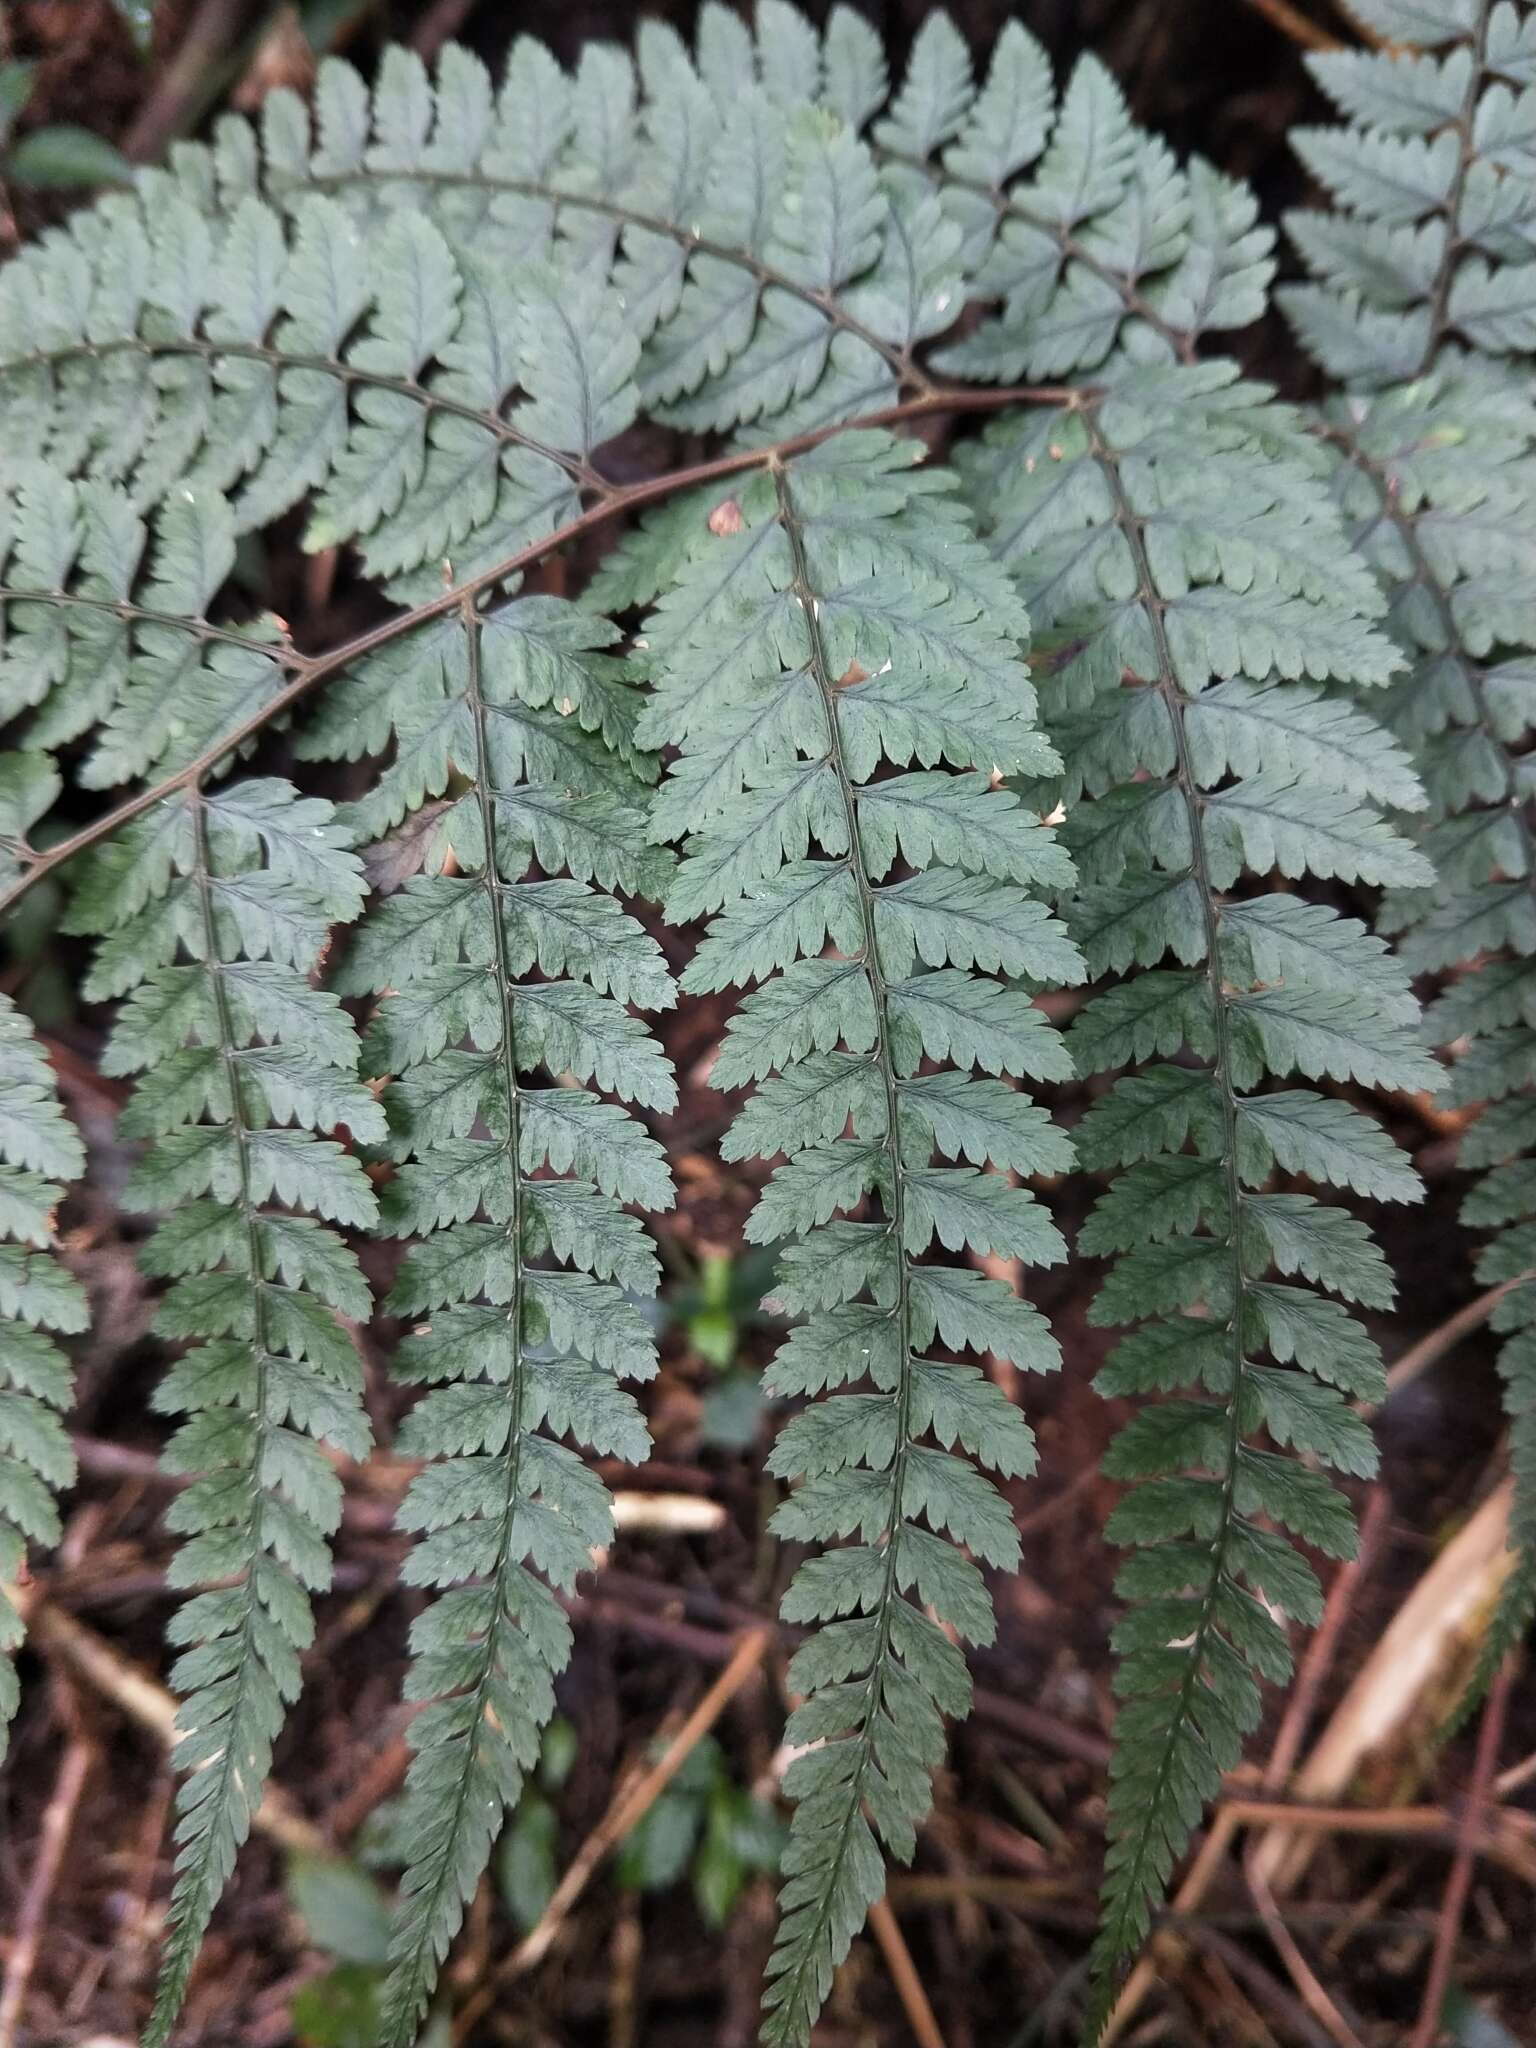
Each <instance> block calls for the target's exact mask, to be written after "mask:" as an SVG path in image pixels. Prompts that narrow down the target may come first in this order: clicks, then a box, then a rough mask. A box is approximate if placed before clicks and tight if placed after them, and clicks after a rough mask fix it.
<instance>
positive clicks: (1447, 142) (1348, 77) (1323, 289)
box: [1279, 0, 1536, 385]
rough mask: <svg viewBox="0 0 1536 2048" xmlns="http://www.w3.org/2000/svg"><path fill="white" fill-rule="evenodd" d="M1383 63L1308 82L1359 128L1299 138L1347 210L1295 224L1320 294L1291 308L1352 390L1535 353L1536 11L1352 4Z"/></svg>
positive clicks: (1489, 0) (1476, 5) (1311, 131)
mask: <svg viewBox="0 0 1536 2048" xmlns="http://www.w3.org/2000/svg"><path fill="white" fill-rule="evenodd" d="M1350 5H1351V7H1352V8H1353V11H1354V12H1355V13H1356V14H1358V15H1359V16H1360V18H1361V20H1362V21H1364V22H1365V23H1366V24H1367V25H1368V26H1369V27H1371V28H1374V29H1375V30H1377V31H1378V33H1379V34H1380V35H1381V36H1382V37H1383V38H1384V39H1385V40H1386V42H1387V43H1388V45H1389V47H1387V48H1385V49H1382V50H1372V51H1362V50H1338V51H1323V52H1319V53H1317V54H1314V55H1312V56H1310V57H1309V58H1308V59H1307V65H1308V69H1309V70H1310V71H1311V72H1312V75H1313V77H1314V78H1315V79H1316V80H1317V82H1318V84H1319V85H1321V87H1322V88H1323V90H1324V92H1326V93H1327V94H1328V96H1329V98H1330V99H1332V100H1333V101H1334V103H1335V105H1336V106H1337V107H1338V108H1339V110H1340V112H1341V113H1342V114H1344V115H1345V117H1346V122H1347V125H1346V126H1344V127H1332V128H1301V129H1297V130H1296V131H1295V132H1294V134H1293V137H1292V140H1293V141H1294V143H1295V146H1296V149H1297V151H1298V153H1299V154H1300V156H1301V158H1302V161H1303V162H1304V163H1305V164H1306V166H1307V168H1308V169H1309V170H1310V171H1311V172H1312V173H1313V175H1314V176H1315V177H1316V178H1318V179H1319V180H1320V181H1321V183H1322V184H1323V185H1324V186H1325V187H1326V188H1327V190H1328V192H1329V194H1330V195H1331V197H1332V199H1333V201H1334V211H1332V212H1323V211H1321V210H1318V209H1303V210H1298V211H1296V212H1294V213H1292V214H1291V215H1290V216H1289V218H1288V219H1287V222H1286V226H1287V228H1288V229H1289V232H1290V235H1291V238H1292V240H1293V241H1294V242H1295V243H1296V245H1297V247H1298V248H1299V250H1300V251H1301V254H1302V256H1303V258H1304V259H1305V261H1306V264H1307V267H1308V269H1309V270H1310V271H1311V272H1312V274H1313V276H1314V278H1315V279H1316V280H1317V281H1316V282H1315V283H1312V284H1304V285H1291V286H1287V287H1285V288H1284V289H1283V290H1282V291H1281V292H1280V294H1279V298H1280V302H1281V304H1282V305H1283V306H1284V307H1285V310H1286V312H1287V313H1288V314H1289V316H1290V318H1291V320H1292V322H1293V324H1294V325H1295V327H1296V329H1297V332H1298V334H1299V335H1300V337H1301V340H1302V343H1303V345H1304V346H1305V347H1306V349H1307V350H1308V352H1309V353H1310V354H1311V355H1313V356H1314V357H1315V358H1316V359H1317V361H1318V362H1320V363H1321V364H1322V365H1323V367H1324V368H1325V369H1327V370H1329V371H1330V372H1331V373H1332V374H1333V375H1334V376H1335V377H1338V378H1340V379H1341V380H1343V381H1344V382H1346V383H1349V384H1363V385H1382V384H1391V383H1394V382H1396V381H1398V380H1399V379H1402V378H1407V377H1415V376H1418V375H1419V374H1421V373H1422V372H1423V371H1425V370H1427V369H1430V368H1431V367H1432V366H1433V365H1434V363H1435V361H1436V358H1437V356H1438V355H1439V352H1440V350H1441V348H1442V347H1443V346H1444V344H1445V343H1446V342H1447V341H1448V340H1450V339H1452V338H1454V339H1456V340H1457V341H1459V342H1460V343H1462V344H1463V345H1465V346H1468V347H1470V348H1471V349H1472V350H1473V351H1475V352H1478V353H1482V354H1487V355H1495V356H1515V357H1519V356H1522V355H1524V356H1529V355H1530V354H1532V353H1533V352H1536V312H1533V310H1532V309H1533V305H1536V179H1533V177H1532V168H1533V166H1532V157H1531V146H1530V137H1529V112H1528V109H1529V96H1530V89H1531V87H1532V85H1533V84H1536V13H1533V12H1532V11H1531V10H1530V8H1529V7H1528V5H1527V4H1526V0H1467V4H1466V5H1460V4H1453V0H1350Z"/></svg>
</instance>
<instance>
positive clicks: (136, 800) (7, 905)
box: [0, 384, 1082, 914]
mask: <svg viewBox="0 0 1536 2048" xmlns="http://www.w3.org/2000/svg"><path fill="white" fill-rule="evenodd" d="M1081 396H1082V394H1081V393H1080V392H1079V391H1076V390H1073V389H1071V388H1070V387H1065V386H1053V385H1039V384H1034V385H1030V384H1023V385H1004V386H1000V387H999V388H997V389H995V390H936V391H929V392H925V393H923V394H922V395H921V396H919V397H917V398H908V399H904V400H902V402H901V403H900V404H898V405H890V406H886V407H884V408H883V409H882V410H881V411H879V412H872V413H866V414H863V415H861V416H860V417H858V418H856V419H851V420H839V421H837V422H835V423H834V424H832V425H829V426H823V427H814V428H812V429H810V430H809V431H808V432H806V433H803V434H792V435H790V436H789V437H788V438H787V439H785V440H782V441H774V442H770V443H767V444H765V445H764V446H762V447H760V448H741V449H736V450H733V451H732V452H731V453H730V454H728V455H717V456H715V457H713V458H712V459H711V460H709V461H707V462H696V463H692V464H689V465H688V466H686V467H684V468H681V469H673V470H668V471H666V472H665V473H664V474H662V475H660V476H653V477H644V478H642V479H641V480H640V481H639V482H638V483H633V484H625V485H621V486H619V487H618V488H616V489H614V490H612V491H610V492H609V494H608V495H607V496H606V497H604V498H603V500H602V501H601V502H600V503H599V504H596V505H592V506H589V507H588V509H587V510H586V511H584V512H581V513H579V514H578V515H577V517H576V518H574V519H570V520H567V521H566V523H565V525H563V526H558V527H556V528H555V530H554V531H553V532H552V533H547V534H545V535H543V537H542V538H541V539H539V540H536V541H530V542H529V544H528V545H527V547H524V548H519V549H518V551H517V552H516V553H515V554H513V555H509V556H508V557H507V558H506V559H505V560H504V561H501V562H497V563H496V564H495V565H494V566H493V567H491V568H489V569H484V570H482V571H481V572H480V573H479V574H478V575H476V576H471V577H469V578H468V579H467V580H466V581H465V582H463V583H458V584H454V585H453V586H452V587H451V588H449V589H446V590H444V591H443V592H442V593H441V594H440V595H439V596H437V597H434V598H430V599H428V601H427V602H426V603H425V604H420V605H417V606H416V607H415V608H414V610H412V611H408V612H401V613H399V614H398V615H397V616H396V617H394V618H391V619H385V620H383V621H382V622H381V623H380V624H379V625H377V626H372V627H370V628H369V629H368V630H367V631H366V632H364V633H358V634H356V635H354V636H353V638H351V639H350V640H344V641H342V642H341V643H340V645H339V646H336V647H333V648H329V649H327V650H326V651H325V652H323V653H320V654H299V653H297V652H292V653H288V654H287V655H286V660H287V664H288V665H289V666H290V667H291V668H292V669H293V670H294V674H293V678H292V680H291V681H290V682H288V683H285V684H284V686H283V687H282V689H280V690H278V691H276V692H275V693H274V694H273V695H272V696H271V697H270V698H269V699H268V700H267V702H266V703H265V704H263V705H262V706H261V708H260V710H258V711H253V712H252V713H251V715H250V716H249V717H248V718H244V719H242V720H241V721H240V723H239V724H238V725H236V726H234V727H232V728H231V729H230V730H229V731H228V732H225V733H221V734H220V735H219V737H218V739H216V740H215V741H214V742H213V743H212V745H211V746H207V747H204V748H203V750H202V752H201V753H199V754H197V755H195V756H194V758H193V759H192V760H190V761H188V762H187V763H186V764H185V766H184V767H181V768H178V769H177V770H176V771H175V773H174V774H171V775H167V776H165V777H163V778H162V779H161V780H160V781H159V782H156V783H153V784H152V785H151V786H150V787H149V788H148V789H144V790H141V791H140V792H139V793H138V795H137V796H131V797H128V798H127V799H125V801H124V802H122V803H120V804H117V805H115V806H114V807H113V809H112V810H110V811H107V812H104V813H103V815H102V816H101V817H99V818H96V819H93V820H92V822H91V823H90V824H89V825H82V826H81V828H80V830H79V831H78V832H74V833H71V834H70V836H69V837H68V838H67V839H61V840H59V841H58V842H57V844H55V845H53V846H50V847H48V848H46V849H44V850H41V851H39V850H38V849H36V848H33V847H30V846H26V845H21V846H12V847H10V848H9V849H8V851H10V852H11V853H12V854H13V855H14V856H15V857H16V858H17V859H19V860H21V861H23V862H25V863H26V865H25V867H24V870H23V872H22V873H21V874H19V875H18V876H17V877H16V879H15V880H14V881H13V882H12V883H11V884H10V886H9V887H8V888H6V889H4V890H0V914H3V913H4V912H5V911H7V910H10V909H11V908H12V907H13V906H14V905H15V904H16V903H18V902H19V901H20V900H21V898H22V897H23V896H25V895H26V893H27V891H28V890H29V889H31V888H32V887H33V886H34V885H35V884H36V883H38V882H40V881H41V880H42V878H43V877H44V875H47V874H51V873H52V872H53V871H54V869H55V868H58V867H60V866H62V865H63V863H64V862H65V861H68V860H73V859H74V858H75V856H76V855H77V854H80V853H84V852H85V851H86V849H87V848H88V847H91V846H94V845H96V844H97V842H98V841H99V840H102V839H106V838H108V837H110V835H111V834H112V833H114V832H116V831H119V830H120V829H121V828H122V827H123V826H124V825H126V824H128V823H129V822H130V821H131V820H132V819H134V818H137V817H138V816H140V815H141V813H143V812H144V811H147V810H150V809H152V808H153V806H154V805H155V804H157V803H159V802H160V801H161V800H162V798H164V797H167V796H171V795H173V794H174V793H175V792H176V791H177V790H179V789H188V788H195V787H196V786H197V785H198V784H199V783H201V782H202V780H203V779H204V777H205V776H206V775H208V774H209V772H210V771H211V770H212V769H214V768H216V767H217V766H218V764H219V762H220V761H222V760H224V759H225V757H226V756H227V755H229V754H231V753H233V752H234V751H235V750H236V749H237V748H239V747H241V746H243V745H244V744H245V742H246V741H247V740H249V739H252V738H254V736H255V735H256V734H257V733H259V732H261V731H262V730H263V729H264V728H265V727H267V726H268V725H270V724H272V723H273V721H274V720H275V719H278V718H281V717H282V715H283V713H284V712H285V711H288V710H290V709H291V708H292V706H293V705H295V704H296V703H297V702H298V701H299V699H300V698H301V697H303V696H305V695H307V694H308V692H309V691H310V690H311V689H313V687H314V686H315V684H316V683H318V682H320V681H322V680H323V679H324V678H325V677H326V676H330V675H334V674H335V673H336V671H337V670H338V669H341V668H345V667H347V666H348V664H349V663H351V662H354V661H360V660H361V659H362V658H363V657H364V656H365V655H369V654H372V653H374V652H376V651H377V649H379V648H380V647H387V646H388V645H389V644H390V643H391V642H392V641H395V640H398V639H399V638H400V637H401V635H402V634H404V633H410V632H414V631H415V629H416V628H417V627H418V626H421V625H425V624H426V623H427V621H428V620H430V619H436V618H441V617H443V615H444V614H445V613H448V612H454V611H458V610H460V609H462V607H463V606H464V605H465V604H466V603H469V602H471V601H472V600H473V599H475V598H477V597H480V596H482V595H483V594H484V593H485V592H486V591H488V590H493V589H494V588H495V587H496V585H497V584H499V583H504V582H506V581H507V580H508V578H510V577H512V576H516V575H519V574H520V573H521V572H522V571H523V570H524V569H529V568H532V567H533V566H534V564H536V563H538V562H541V561H543V560H544V558H545V557H546V556H548V555H551V554H553V553H554V552H555V551H556V549H558V548H562V547H564V546H565V545H566V543H567V542H569V541H573V540H578V539H580V537H581V536H582V535H583V534H586V533H590V532H591V531H592V530H593V529H594V528H595V527H598V526H601V525H602V524H603V523H604V522H605V521H607V520H609V519H614V518H618V517H619V516H620V515H622V514H624V513H628V512H637V511H640V510H641V509H642V508H643V507H645V506H647V505H654V504H656V503H657V502H658V501H659V500H661V499H663V498H668V497H671V496H672V495H673V494H674V493H675V492H678V491H686V490H691V489H694V488H695V487H697V486H698V485H700V484H707V483H715V482H720V481H723V480H724V479H726V478H728V477H733V476H740V475H742V474H743V473H744V472H746V471H749V470H757V469H766V468H768V467H769V466H770V465H771V464H773V463H775V462H779V461H783V460H785V459H786V458H788V457H790V456H793V455H799V454H803V453H804V452H805V451H806V450H807V449H809V448H815V447H817V446H818V445H819V444H820V443H821V442H823V441H826V440H829V439H830V438H831V437H832V436H833V435H834V434H841V433H848V432H851V431H853V430H854V429H856V428H863V427H880V426H895V425H898V424H900V423H901V422H903V421H905V420H916V419H924V418H928V417H931V416H933V415H934V414H939V413H946V412H959V413H966V412H996V411H999V410H1001V409H1002V408H1004V407H1006V406H1010V405H1075V404H1077V403H1078V402H1079V400H1080V398H1081Z"/></svg>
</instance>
